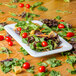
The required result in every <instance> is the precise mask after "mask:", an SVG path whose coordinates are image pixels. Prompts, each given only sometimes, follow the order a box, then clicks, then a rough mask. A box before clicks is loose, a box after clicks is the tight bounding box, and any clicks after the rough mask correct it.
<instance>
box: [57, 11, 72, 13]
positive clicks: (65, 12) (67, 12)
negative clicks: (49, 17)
mask: <svg viewBox="0 0 76 76" xmlns="http://www.w3.org/2000/svg"><path fill="white" fill-rule="evenodd" d="M56 12H57V13H72V12H69V11H61V10H56Z"/></svg>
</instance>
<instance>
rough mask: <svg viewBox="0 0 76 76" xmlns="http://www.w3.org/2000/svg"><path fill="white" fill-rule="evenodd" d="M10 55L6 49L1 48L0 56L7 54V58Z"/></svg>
mask: <svg viewBox="0 0 76 76" xmlns="http://www.w3.org/2000/svg"><path fill="white" fill-rule="evenodd" d="M11 53H12V51H10V50H9V49H8V48H5V47H1V51H0V54H7V55H8V56H9V55H10V54H11Z"/></svg>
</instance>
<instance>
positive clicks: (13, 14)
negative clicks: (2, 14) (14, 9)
mask: <svg viewBox="0 0 76 76" xmlns="http://www.w3.org/2000/svg"><path fill="white" fill-rule="evenodd" d="M9 14H10V15H12V16H17V15H16V14H15V13H11V12H9Z"/></svg>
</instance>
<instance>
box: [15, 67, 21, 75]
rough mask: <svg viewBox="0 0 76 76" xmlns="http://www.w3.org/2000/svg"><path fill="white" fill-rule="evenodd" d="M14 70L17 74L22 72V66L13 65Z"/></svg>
mask: <svg viewBox="0 0 76 76" xmlns="http://www.w3.org/2000/svg"><path fill="white" fill-rule="evenodd" d="M14 71H15V73H16V74H19V73H21V72H22V68H21V67H20V66H15V67H14Z"/></svg>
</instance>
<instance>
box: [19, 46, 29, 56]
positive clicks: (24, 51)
mask: <svg viewBox="0 0 76 76" xmlns="http://www.w3.org/2000/svg"><path fill="white" fill-rule="evenodd" d="M19 52H22V53H23V54H24V55H28V52H27V51H26V50H25V49H24V48H23V47H21V48H20V51H19Z"/></svg>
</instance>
